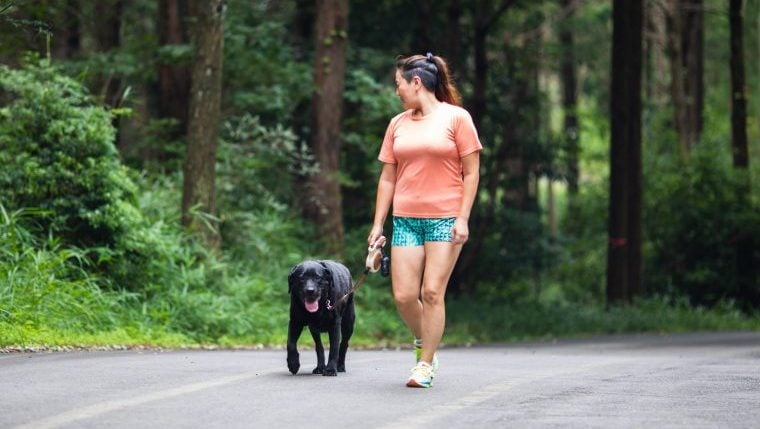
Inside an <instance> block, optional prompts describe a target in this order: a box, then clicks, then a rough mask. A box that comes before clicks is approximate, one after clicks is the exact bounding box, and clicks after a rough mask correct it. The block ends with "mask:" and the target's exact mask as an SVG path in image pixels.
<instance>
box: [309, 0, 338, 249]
mask: <svg viewBox="0 0 760 429" xmlns="http://www.w3.org/2000/svg"><path fill="white" fill-rule="evenodd" d="M316 21H317V22H316V55H315V59H314V93H313V95H312V126H311V135H312V138H311V145H312V150H313V152H314V157H315V160H316V161H317V163H319V171H318V172H317V173H315V174H313V175H312V176H311V177H310V178H309V190H310V192H309V195H310V196H311V199H310V200H309V201H308V202H307V203H306V204H307V206H306V214H307V216H308V217H309V218H310V219H312V220H313V221H314V222H315V223H316V225H317V228H318V230H319V232H320V236H321V237H323V238H324V240H325V244H326V246H327V251H328V252H329V253H331V254H334V255H342V253H343V246H344V243H343V235H344V231H343V210H342V208H341V200H342V199H341V192H340V182H339V180H338V176H339V165H340V164H339V161H340V158H339V157H340V147H341V140H340V139H341V119H342V115H343V89H344V86H345V73H346V47H347V45H348V0H317V16H316Z"/></svg>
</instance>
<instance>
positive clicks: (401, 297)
mask: <svg viewBox="0 0 760 429" xmlns="http://www.w3.org/2000/svg"><path fill="white" fill-rule="evenodd" d="M393 299H394V301H396V306H397V307H405V306H407V305H412V304H417V303H418V301H419V295H417V294H413V293H409V292H407V291H394V292H393Z"/></svg>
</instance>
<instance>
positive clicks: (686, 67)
mask: <svg viewBox="0 0 760 429" xmlns="http://www.w3.org/2000/svg"><path fill="white" fill-rule="evenodd" d="M669 1H670V3H669V6H670V8H669V11H668V17H667V20H668V33H669V37H668V51H669V57H670V63H671V97H672V100H673V108H674V114H675V117H674V120H675V127H676V131H677V132H678V141H679V148H680V152H681V156H682V157H683V158H684V159H685V158H687V157H688V153H689V152H690V151H691V148H692V147H694V145H696V144H697V143H698V142H699V139H700V135H701V133H702V124H703V120H702V111H703V106H704V77H703V76H704V6H703V4H702V2H703V0H669Z"/></svg>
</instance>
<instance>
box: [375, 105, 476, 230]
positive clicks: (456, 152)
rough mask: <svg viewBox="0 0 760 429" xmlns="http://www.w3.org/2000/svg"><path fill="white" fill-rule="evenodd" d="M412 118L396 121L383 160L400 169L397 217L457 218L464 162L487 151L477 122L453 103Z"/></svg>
mask: <svg viewBox="0 0 760 429" xmlns="http://www.w3.org/2000/svg"><path fill="white" fill-rule="evenodd" d="M412 112H413V111H412V110H407V111H405V112H403V113H400V114H398V115H396V116H395V117H394V118H393V119H392V120H391V122H390V124H389V125H388V129H387V130H386V131H385V138H384V139H383V145H382V147H381V148H380V155H379V156H378V159H379V160H380V161H382V162H385V163H388V164H396V189H395V192H394V194H393V215H394V216H401V217H417V218H441V217H456V216H458V215H459V209H460V208H461V204H462V193H463V189H464V184H463V179H462V158H463V157H464V156H467V155H469V154H471V153H473V152H476V151H478V150H481V149H483V146H482V145H481V144H480V140H479V139H478V132H477V130H475V125H474V124H473V123H472V117H470V114H469V113H468V112H467V111H466V110H464V109H463V108H461V107H458V106H454V105H452V104H448V103H443V104H441V105H440V106H439V107H438V108H437V109H435V110H434V111H433V112H431V113H429V114H427V115H426V116H423V117H417V118H415V117H413V116H412Z"/></svg>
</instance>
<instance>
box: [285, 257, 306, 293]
mask: <svg viewBox="0 0 760 429" xmlns="http://www.w3.org/2000/svg"><path fill="white" fill-rule="evenodd" d="M302 273H303V267H301V264H298V265H296V266H295V267H293V269H292V270H290V274H289V275H288V293H291V292H292V291H293V286H295V285H296V284H297V283H298V279H299V277H301V274H302Z"/></svg>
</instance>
